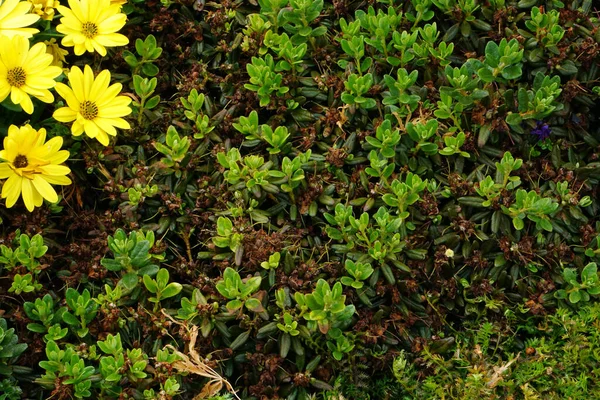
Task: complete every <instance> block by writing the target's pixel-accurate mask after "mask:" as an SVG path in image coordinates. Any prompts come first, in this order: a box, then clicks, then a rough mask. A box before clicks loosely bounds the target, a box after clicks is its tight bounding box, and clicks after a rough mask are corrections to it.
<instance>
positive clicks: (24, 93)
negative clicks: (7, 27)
mask: <svg viewBox="0 0 600 400" xmlns="http://www.w3.org/2000/svg"><path fill="white" fill-rule="evenodd" d="M53 61H54V58H53V57H52V55H51V54H48V53H46V45H45V44H44V43H36V44H35V45H33V47H32V48H31V49H30V48H29V40H28V39H26V38H24V37H23V36H13V37H12V38H9V37H7V36H0V102H1V101H4V99H6V98H7V97H8V95H9V94H10V100H11V101H12V102H13V103H14V104H19V105H21V107H22V108H23V110H24V111H25V112H26V113H28V114H31V113H33V102H32V101H31V97H30V96H33V97H35V98H37V99H39V100H41V101H43V102H44V103H52V102H53V101H54V96H53V95H52V93H50V90H49V89H51V88H53V87H54V86H55V85H56V81H55V80H54V79H55V78H56V77H57V76H59V75H60V74H61V73H62V69H61V68H59V67H56V66H51V64H52V63H53Z"/></svg>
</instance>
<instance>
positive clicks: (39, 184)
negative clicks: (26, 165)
mask: <svg viewBox="0 0 600 400" xmlns="http://www.w3.org/2000/svg"><path fill="white" fill-rule="evenodd" d="M32 183H33V186H34V187H35V189H36V190H37V191H38V193H39V194H40V195H41V196H42V197H43V198H44V199H46V200H48V201H49V202H50V203H56V202H57V201H58V195H57V194H56V191H55V190H54V188H53V187H52V185H50V184H49V183H48V182H46V181H45V180H44V179H43V178H42V177H41V176H39V175H34V177H33V181H32Z"/></svg>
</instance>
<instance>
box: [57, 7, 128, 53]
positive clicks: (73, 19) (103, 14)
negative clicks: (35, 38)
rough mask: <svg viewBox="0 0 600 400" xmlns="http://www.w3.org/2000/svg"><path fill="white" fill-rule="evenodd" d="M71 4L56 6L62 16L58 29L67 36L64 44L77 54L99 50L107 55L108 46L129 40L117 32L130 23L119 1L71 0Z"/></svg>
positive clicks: (125, 42)
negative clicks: (113, 2) (122, 11)
mask: <svg viewBox="0 0 600 400" xmlns="http://www.w3.org/2000/svg"><path fill="white" fill-rule="evenodd" d="M69 7H70V8H68V7H65V6H58V7H57V9H58V11H59V12H60V13H61V14H62V15H63V18H61V19H60V25H58V26H57V27H56V30H57V31H58V32H60V33H63V34H64V35H65V37H64V38H63V39H62V41H61V44H62V45H63V46H65V47H74V48H75V54H76V55H78V56H80V55H82V54H83V53H85V52H86V51H88V52H90V53H93V52H94V51H96V52H98V54H100V55H101V56H105V55H106V47H115V46H124V45H126V44H127V43H129V39H127V37H126V36H124V35H121V34H120V33H117V32H118V31H119V30H121V28H123V26H125V23H126V22H127V16H126V15H125V14H123V13H121V12H120V11H121V6H120V5H119V4H112V3H111V1H110V0H69Z"/></svg>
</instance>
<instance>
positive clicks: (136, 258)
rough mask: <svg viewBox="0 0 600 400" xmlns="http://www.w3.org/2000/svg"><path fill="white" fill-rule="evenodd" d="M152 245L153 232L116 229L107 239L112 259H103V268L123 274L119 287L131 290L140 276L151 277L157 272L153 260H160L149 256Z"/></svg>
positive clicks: (160, 257)
mask: <svg viewBox="0 0 600 400" xmlns="http://www.w3.org/2000/svg"><path fill="white" fill-rule="evenodd" d="M153 245H154V232H152V231H148V232H146V233H143V232H141V231H137V232H130V233H129V235H127V234H126V233H125V231H124V230H122V229H118V230H117V231H116V232H115V235H114V236H109V237H108V248H109V249H110V251H111V252H112V253H113V258H106V257H105V258H103V259H102V261H101V263H102V266H103V267H104V268H106V269H107V270H109V271H113V272H121V271H122V272H123V273H124V275H123V276H122V278H121V280H120V281H119V284H120V285H123V287H124V288H125V289H127V290H133V289H134V288H135V287H136V286H137V285H138V283H139V278H138V277H140V276H145V275H149V276H153V275H154V274H156V273H157V272H158V266H157V265H155V264H153V260H156V259H157V260H161V259H162V256H161V255H156V254H150V250H151V249H152V246H153Z"/></svg>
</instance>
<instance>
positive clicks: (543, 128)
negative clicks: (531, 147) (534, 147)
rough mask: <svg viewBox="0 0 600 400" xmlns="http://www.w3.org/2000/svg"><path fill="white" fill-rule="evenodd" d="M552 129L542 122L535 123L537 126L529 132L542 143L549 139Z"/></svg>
mask: <svg viewBox="0 0 600 400" xmlns="http://www.w3.org/2000/svg"><path fill="white" fill-rule="evenodd" d="M550 133H552V129H550V127H549V126H548V124H547V123H545V122H544V121H537V125H536V127H535V128H534V129H532V130H531V134H532V135H535V136H537V138H538V140H540V141H542V140H545V139H547V138H549V137H550Z"/></svg>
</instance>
